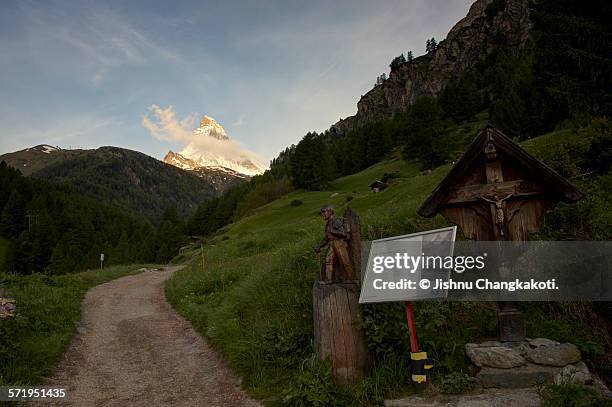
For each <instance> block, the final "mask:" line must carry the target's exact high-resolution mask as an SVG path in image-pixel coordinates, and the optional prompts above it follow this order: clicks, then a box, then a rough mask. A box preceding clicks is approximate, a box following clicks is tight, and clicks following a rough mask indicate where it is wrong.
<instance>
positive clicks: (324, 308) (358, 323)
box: [312, 208, 370, 386]
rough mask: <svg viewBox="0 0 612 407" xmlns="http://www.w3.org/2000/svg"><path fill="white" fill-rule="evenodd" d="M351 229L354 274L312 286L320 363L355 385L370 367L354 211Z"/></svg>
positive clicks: (344, 382)
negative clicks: (330, 367) (362, 307)
mask: <svg viewBox="0 0 612 407" xmlns="http://www.w3.org/2000/svg"><path fill="white" fill-rule="evenodd" d="M344 220H345V222H346V224H347V225H349V228H350V234H351V237H350V239H349V241H348V247H349V249H348V251H349V256H350V257H351V261H352V264H353V270H352V273H347V272H346V270H341V269H340V266H339V265H338V268H337V270H338V272H337V273H335V276H337V280H336V279H335V281H334V282H332V283H330V284H322V283H321V282H320V281H315V283H314V285H313V287H312V304H313V320H314V321H313V322H314V345H315V353H316V355H317V358H318V359H319V360H320V361H325V360H327V359H329V360H330V361H331V364H332V373H333V376H334V380H335V382H336V384H338V385H341V386H345V385H350V384H354V383H356V382H357V381H359V380H361V379H363V378H364V377H365V376H366V373H367V371H368V368H369V365H370V356H369V353H368V347H367V342H366V338H365V332H364V330H363V326H362V316H361V311H360V308H359V283H360V281H359V276H360V274H361V272H360V270H361V238H360V231H359V217H358V216H357V214H356V213H355V212H354V211H353V210H352V209H350V208H347V210H346V211H345V213H344Z"/></svg>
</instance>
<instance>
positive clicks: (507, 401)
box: [457, 389, 542, 407]
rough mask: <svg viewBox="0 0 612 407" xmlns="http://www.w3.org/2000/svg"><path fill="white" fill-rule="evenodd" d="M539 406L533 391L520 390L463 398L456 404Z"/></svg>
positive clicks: (474, 406) (473, 406)
mask: <svg viewBox="0 0 612 407" xmlns="http://www.w3.org/2000/svg"><path fill="white" fill-rule="evenodd" d="M541 404H542V403H541V401H540V397H539V396H538V393H537V392H536V391H535V390H534V389H521V390H520V391H508V390H505V391H504V390H501V391H500V390H497V391H495V392H493V393H484V394H478V395H469V396H464V398H462V399H461V400H459V402H458V403H457V407H540V405H541Z"/></svg>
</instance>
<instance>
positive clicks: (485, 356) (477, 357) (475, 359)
mask: <svg viewBox="0 0 612 407" xmlns="http://www.w3.org/2000/svg"><path fill="white" fill-rule="evenodd" d="M465 353H466V354H467V356H468V357H469V358H470V360H471V361H472V363H474V364H475V365H476V366H478V367H485V366H488V367H494V368H499V369H510V368H512V367H516V366H522V365H524V364H525V359H524V358H523V357H522V356H521V354H520V353H519V352H518V351H516V350H515V349H512V348H508V347H505V346H479V345H476V344H473V343H468V344H466V345H465Z"/></svg>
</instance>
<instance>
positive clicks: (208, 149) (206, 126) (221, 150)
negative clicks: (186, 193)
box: [164, 116, 266, 177]
mask: <svg viewBox="0 0 612 407" xmlns="http://www.w3.org/2000/svg"><path fill="white" fill-rule="evenodd" d="M164 162H166V163H167V164H171V165H174V166H176V167H179V168H182V169H184V170H188V171H197V172H198V173H202V171H203V170H206V169H211V170H214V171H226V172H228V173H232V174H239V175H241V176H247V177H252V176H254V175H258V174H262V173H263V172H264V171H265V170H266V168H265V167H264V166H263V165H261V164H259V163H258V162H256V160H255V159H253V158H251V157H249V153H248V152H246V151H243V150H241V149H239V148H238V147H237V145H236V144H235V143H233V142H231V141H230V139H229V137H228V135H227V133H226V132H225V129H224V128H223V126H221V125H220V124H219V123H218V122H217V121H216V120H215V119H213V118H212V117H210V116H204V117H203V118H202V120H201V121H200V126H199V127H198V128H197V129H195V130H194V131H193V139H192V140H191V142H189V144H187V146H185V148H184V149H183V150H181V151H180V152H179V153H175V152H173V151H169V152H168V154H166V157H165V158H164Z"/></svg>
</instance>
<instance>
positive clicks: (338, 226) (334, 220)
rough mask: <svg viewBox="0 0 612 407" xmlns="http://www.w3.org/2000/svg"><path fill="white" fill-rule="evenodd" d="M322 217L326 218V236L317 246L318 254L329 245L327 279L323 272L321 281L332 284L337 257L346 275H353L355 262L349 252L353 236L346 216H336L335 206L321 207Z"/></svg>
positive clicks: (326, 259)
mask: <svg viewBox="0 0 612 407" xmlns="http://www.w3.org/2000/svg"><path fill="white" fill-rule="evenodd" d="M321 217H323V219H324V220H325V222H326V224H325V237H324V238H323V240H321V242H320V243H319V244H318V245H317V246H316V247H315V253H317V255H318V254H319V253H320V252H321V249H322V248H323V247H325V246H327V252H326V254H325V279H324V276H323V275H322V274H323V273H322V272H321V273H320V275H319V283H321V284H331V283H333V282H334V262H335V260H336V259H337V260H338V262H339V264H340V266H341V267H342V268H343V269H344V273H343V274H344V275H346V276H353V263H352V261H351V258H350V256H349V253H348V247H349V246H348V240H349V239H350V237H351V230H350V226H349V225H348V223H346V222H345V221H344V218H342V217H340V216H335V212H334V208H333V207H332V206H330V205H325V206H323V207H322V208H321Z"/></svg>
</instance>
